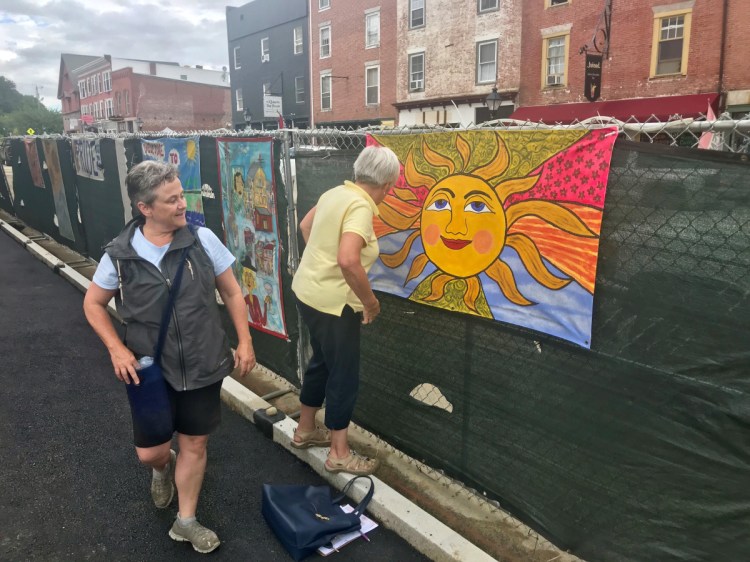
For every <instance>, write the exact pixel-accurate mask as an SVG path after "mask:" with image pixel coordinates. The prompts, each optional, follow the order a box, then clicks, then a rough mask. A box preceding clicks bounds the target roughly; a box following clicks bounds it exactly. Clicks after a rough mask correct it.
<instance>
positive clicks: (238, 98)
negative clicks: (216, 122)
mask: <svg viewBox="0 0 750 562" xmlns="http://www.w3.org/2000/svg"><path fill="white" fill-rule="evenodd" d="M234 100H235V107H236V108H237V111H242V110H243V109H245V106H244V105H243V103H242V88H237V89H236V90H235V91H234Z"/></svg>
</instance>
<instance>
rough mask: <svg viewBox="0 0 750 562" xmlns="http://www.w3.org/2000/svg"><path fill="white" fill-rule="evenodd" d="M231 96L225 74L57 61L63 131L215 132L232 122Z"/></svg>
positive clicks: (121, 62) (126, 62)
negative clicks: (168, 130)
mask: <svg viewBox="0 0 750 562" xmlns="http://www.w3.org/2000/svg"><path fill="white" fill-rule="evenodd" d="M73 67H74V68H73ZM229 96H230V92H229V74H228V73H227V72H225V71H215V70H206V69H203V68H201V67H195V68H193V67H187V66H180V65H178V64H177V63H167V62H155V61H141V60H130V59H117V58H113V57H111V56H109V55H104V56H103V57H83V56H80V55H67V54H64V55H62V57H61V64H60V79H59V86H58V99H60V100H61V102H62V113H63V123H64V126H65V131H66V132H80V131H83V130H97V131H102V132H103V131H115V132H117V131H127V132H136V131H141V130H143V131H160V130H163V129H167V128H168V129H172V130H173V131H191V130H206V129H217V128H221V127H226V126H228V125H229V124H230V120H231V111H230V105H229Z"/></svg>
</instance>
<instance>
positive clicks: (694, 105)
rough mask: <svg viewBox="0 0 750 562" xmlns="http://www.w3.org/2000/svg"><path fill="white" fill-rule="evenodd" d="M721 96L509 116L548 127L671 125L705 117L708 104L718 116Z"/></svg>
mask: <svg viewBox="0 0 750 562" xmlns="http://www.w3.org/2000/svg"><path fill="white" fill-rule="evenodd" d="M718 100H719V95H718V94H693V95H689V96H664V97H659V98H635V99H626V100H612V101H595V102H587V103H562V104H557V105H532V106H528V107H520V108H518V109H516V111H514V112H513V114H512V115H511V116H510V118H511V119H518V120H520V121H541V122H544V123H547V124H549V125H551V124H555V123H563V124H566V123H572V122H573V121H582V120H584V119H588V118H589V117H597V116H600V117H614V118H615V119H619V120H620V121H628V120H631V119H632V118H635V120H636V121H638V122H639V123H642V122H644V121H646V120H648V119H649V118H651V120H652V121H653V118H656V119H658V120H659V121H669V120H670V118H673V117H675V116H677V118H687V117H700V116H701V114H702V115H706V113H707V112H708V106H709V104H710V105H711V107H712V108H713V111H714V113H717V114H718V107H717V106H718Z"/></svg>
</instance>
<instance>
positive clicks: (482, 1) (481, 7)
mask: <svg viewBox="0 0 750 562" xmlns="http://www.w3.org/2000/svg"><path fill="white" fill-rule="evenodd" d="M498 8H499V6H498V0H478V4H477V11H478V12H479V13H480V14H482V13H484V12H492V11H494V10H497V9H498Z"/></svg>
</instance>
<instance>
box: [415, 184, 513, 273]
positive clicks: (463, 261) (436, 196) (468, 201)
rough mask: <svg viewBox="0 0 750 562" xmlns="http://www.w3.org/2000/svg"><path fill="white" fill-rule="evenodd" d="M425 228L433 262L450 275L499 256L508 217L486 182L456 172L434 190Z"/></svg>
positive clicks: (426, 245) (476, 268) (483, 266)
mask: <svg viewBox="0 0 750 562" xmlns="http://www.w3.org/2000/svg"><path fill="white" fill-rule="evenodd" d="M420 229H421V235H422V241H423V243H424V250H425V253H426V254H427V257H428V258H429V259H430V261H431V262H432V263H434V264H435V265H436V266H437V267H439V268H440V269H441V270H442V271H444V272H445V273H448V274H450V275H454V276H456V277H470V276H472V275H477V274H478V273H481V272H482V271H484V270H485V269H487V268H488V267H489V266H490V265H491V264H492V262H494V261H495V260H497V258H498V256H499V255H500V252H501V251H502V249H503V246H504V245H505V237H506V218H505V212H504V210H503V205H502V203H501V202H500V200H499V198H498V196H497V194H496V193H495V190H494V189H492V187H491V186H490V185H489V184H488V183H487V182H485V181H484V180H482V179H480V178H478V177H475V176H468V175H463V174H457V175H452V176H448V177H446V178H445V179H443V180H442V181H440V182H438V183H437V184H436V185H435V187H434V188H433V189H432V190H431V191H430V194H429V196H428V197H427V199H425V202H424V205H423V207H422V219H421V226H420Z"/></svg>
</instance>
